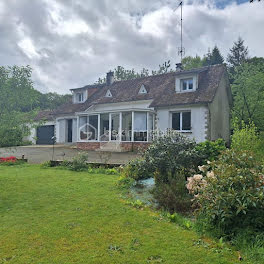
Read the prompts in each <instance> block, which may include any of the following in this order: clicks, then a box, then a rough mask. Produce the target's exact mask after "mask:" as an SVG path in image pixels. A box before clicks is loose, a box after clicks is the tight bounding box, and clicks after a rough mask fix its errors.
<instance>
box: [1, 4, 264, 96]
mask: <svg viewBox="0 0 264 264" xmlns="http://www.w3.org/2000/svg"><path fill="white" fill-rule="evenodd" d="M2 1H3V0H2ZM221 1H222V3H224V2H225V1H226V0H221ZM229 2H230V1H229ZM231 2H232V3H233V4H232V3H231V4H230V5H229V6H228V7H225V8H223V7H222V9H217V8H216V5H215V3H216V2H214V1H211V0H210V1H209V0H203V1H202V0H189V1H185V3H189V5H185V6H184V46H185V48H186V55H196V54H200V55H203V54H204V53H206V52H207V49H208V47H212V46H213V45H215V44H217V45H219V47H220V49H221V50H222V52H223V53H224V55H226V53H227V52H228V48H229V47H230V46H231V45H232V43H233V41H234V40H236V39H237V37H238V35H241V36H242V37H243V38H244V39H245V40H246V43H247V44H248V45H249V48H250V50H251V51H252V52H254V53H255V55H257V56H263V55H264V54H263V49H262V44H261V43H263V41H264V37H263V34H261V33H260V29H258V28H257V27H256V26H257V25H259V24H261V23H263V22H264V18H263V16H262V14H261V12H260V11H259V10H258V9H259V7H258V6H257V4H256V5H254V6H252V5H251V6H250V9H249V8H248V7H249V6H246V4H243V5H236V4H234V2H233V1H231ZM0 3H1V0H0ZM219 4H220V2H219V1H218V5H219ZM177 5H178V3H177V1H175V0H153V1H151V2H150V1H147V0H127V1H124V0H116V1H109V0H100V1H99V0H89V1H87V0H38V1H31V0H9V1H6V2H4V8H3V10H1V11H0V39H1V42H0V60H1V64H4V65H7V64H8V65H12V64H19V65H21V64H29V65H31V66H32V68H33V70H34V71H33V78H34V83H35V87H36V88H37V89H39V90H41V91H56V92H59V93H66V92H68V89H70V88H72V87H78V86H81V85H85V84H88V83H93V82H95V81H96V80H97V79H98V77H103V76H104V75H105V72H106V71H108V70H109V69H112V68H114V67H115V66H117V65H122V66H125V67H134V68H136V69H138V70H140V69H142V68H143V67H147V68H150V69H155V68H157V66H158V64H161V63H163V62H164V61H165V60H168V59H171V60H172V63H175V62H177V61H179V56H178V54H177V53H178V47H179V46H180V29H179V10H176V11H175V12H173V10H174V9H175V8H176V7H177ZM55 7H56V9H54V8H55ZM253 13H254V15H253ZM54 14H55V16H57V19H58V20H56V18H54ZM247 14H249V15H250V16H251V20H250V21H247V25H244V20H245V16H246V15H247ZM77 19H78V20H79V21H81V23H82V24H81V25H79V24H76V23H77V22H76V20H77ZM74 23H75V24H74ZM238 25H240V26H241V27H240V28H238ZM78 26H80V29H78ZM85 26H87V27H88V29H87V32H86V31H85V30H86V28H83V27H85ZM61 29H65V30H64V31H60V30H61ZM77 29H78V30H77ZM157 29H158V30H157ZM56 30H57V31H56ZM58 30H59V32H58ZM70 33H72V34H70ZM23 38H28V39H30V40H31V42H32V45H33V48H34V52H35V53H36V54H37V55H36V56H31V57H28V56H27V54H26V52H25V50H23V49H22V48H21V47H19V46H18V43H20V42H21V41H22V40H23ZM35 53H34V54H35Z"/></svg>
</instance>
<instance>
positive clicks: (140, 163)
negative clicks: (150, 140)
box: [122, 159, 154, 181]
mask: <svg viewBox="0 0 264 264" xmlns="http://www.w3.org/2000/svg"><path fill="white" fill-rule="evenodd" d="M122 174H123V175H124V176H125V177H127V178H132V179H134V180H136V181H138V180H144V179H148V178H151V177H153V174H154V170H153V168H151V167H150V166H149V164H148V163H147V162H146V160H145V159H135V160H132V161H130V162H129V163H128V164H127V165H126V166H125V167H124V169H123V172H122Z"/></svg>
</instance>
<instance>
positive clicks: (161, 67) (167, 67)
mask: <svg viewBox="0 0 264 264" xmlns="http://www.w3.org/2000/svg"><path fill="white" fill-rule="evenodd" d="M171 71H172V69H171V63H170V60H168V61H165V62H164V63H163V64H162V65H160V64H159V69H158V70H157V71H152V75H157V74H163V73H168V72H171Z"/></svg>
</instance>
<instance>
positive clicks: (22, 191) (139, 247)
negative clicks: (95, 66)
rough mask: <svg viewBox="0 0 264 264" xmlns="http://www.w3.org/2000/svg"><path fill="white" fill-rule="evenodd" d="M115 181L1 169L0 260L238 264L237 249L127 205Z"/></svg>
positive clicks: (51, 171)
mask: <svg viewBox="0 0 264 264" xmlns="http://www.w3.org/2000/svg"><path fill="white" fill-rule="evenodd" d="M117 177H118V176H116V175H103V174H88V173H85V172H80V173H76V172H71V171H68V170H61V169H52V168H51V169H42V168H40V167H39V166H37V165H24V166H23V165H22V166H14V167H6V166H0V263H1V264H2V263H8V264H9V263H11V264H12V263H21V264H30V263H32V264H33V263H34V264H44V263H46V264H64V263H65V264H70V263H77V264H81V263H85V264H87V263H89V264H90V263H104V264H105V263H126V264H129V263H137V264H138V263H173V264H177V263H180V264H184V263H186V264H187V263H188V264H189V263H197V264H198V263H201V264H206V263H208V264H209V263H210V264H214V263H218V264H220V263H237V262H238V260H237V253H236V252H233V251H229V250H221V249H217V248H215V247H211V246H208V243H206V245H207V246H204V245H205V243H203V242H201V240H200V238H199V237H198V235H197V234H196V233H195V232H194V231H192V230H185V229H184V228H182V227H179V226H177V225H176V224H175V223H170V222H168V221H166V220H162V219H160V217H159V214H158V213H155V212H153V211H151V210H149V209H146V208H144V209H136V208H133V207H132V206H129V205H127V204H126V203H125V201H122V199H121V196H120V191H119V190H118V189H117V187H116V185H115V183H116V182H117ZM209 244H210V243H209ZM244 263H245V262H244Z"/></svg>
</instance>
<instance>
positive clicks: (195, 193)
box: [119, 122, 264, 263]
mask: <svg viewBox="0 0 264 264" xmlns="http://www.w3.org/2000/svg"><path fill="white" fill-rule="evenodd" d="M262 142H263V139H261V135H259V133H258V131H257V129H256V127H255V126H254V124H253V123H250V124H248V125H246V124H244V123H242V126H241V127H239V126H238V123H236V122H235V123H234V132H233V135H232V142H231V146H230V147H229V148H227V147H226V146H225V143H224V141H222V140H221V139H219V140H217V141H215V142H209V141H206V142H203V143H200V144H196V143H195V142H194V141H192V140H189V139H187V138H186V137H184V136H182V135H181V134H179V133H176V132H175V133H173V132H171V133H169V134H168V135H165V136H162V137H158V138H156V139H155V140H154V142H153V144H152V145H151V146H150V148H149V149H148V150H146V151H145V152H144V153H143V155H142V158H140V159H137V160H134V161H131V162H130V163H129V164H128V165H127V166H126V167H125V168H124V170H123V171H122V175H121V177H120V179H119V184H120V185H121V186H124V188H125V187H126V188H127V196H128V197H129V198H130V199H135V198H136V199H137V200H136V202H137V204H140V203H145V204H148V205H149V206H151V207H153V208H154V209H155V210H157V209H158V210H162V211H163V212H167V217H168V219H170V220H171V221H172V222H176V223H178V225H180V226H183V227H185V228H186V227H188V228H189V229H192V230H195V232H197V234H199V235H201V236H207V237H210V238H212V239H214V240H216V241H221V243H224V244H226V245H227V246H228V247H230V248H234V249H235V250H237V251H238V252H239V259H240V260H242V259H243V260H248V261H253V262H254V263H263V262H264V222H263V219H264V166H263V161H264V149H263V144H262ZM149 178H152V179H154V183H155V184H153V185H152V188H146V186H147V185H146V182H147V180H146V179H149ZM146 192H148V194H146Z"/></svg>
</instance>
